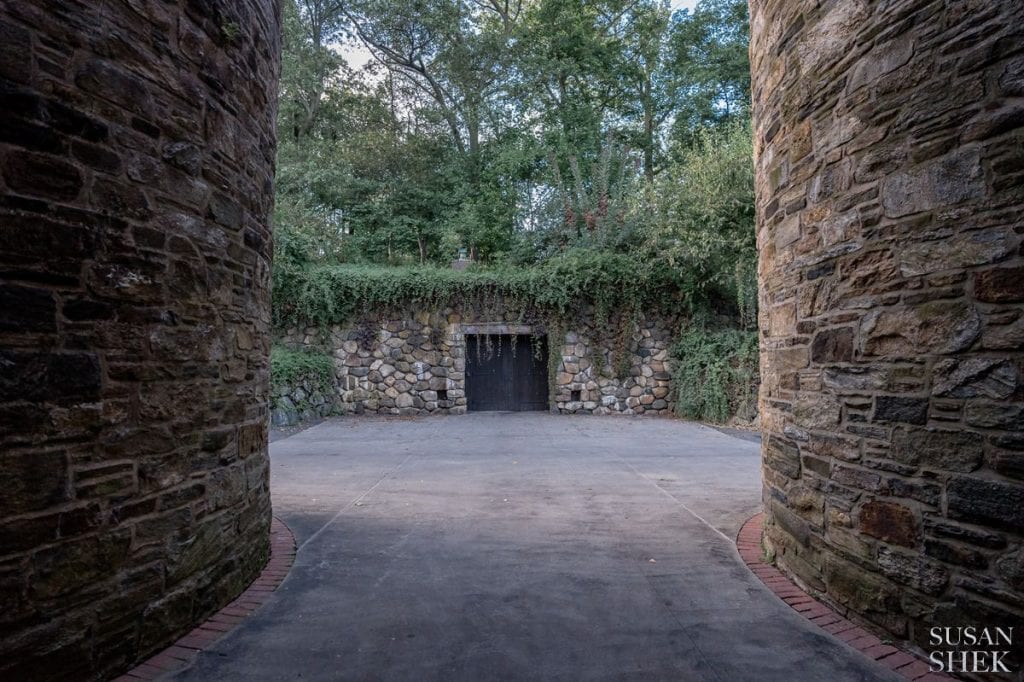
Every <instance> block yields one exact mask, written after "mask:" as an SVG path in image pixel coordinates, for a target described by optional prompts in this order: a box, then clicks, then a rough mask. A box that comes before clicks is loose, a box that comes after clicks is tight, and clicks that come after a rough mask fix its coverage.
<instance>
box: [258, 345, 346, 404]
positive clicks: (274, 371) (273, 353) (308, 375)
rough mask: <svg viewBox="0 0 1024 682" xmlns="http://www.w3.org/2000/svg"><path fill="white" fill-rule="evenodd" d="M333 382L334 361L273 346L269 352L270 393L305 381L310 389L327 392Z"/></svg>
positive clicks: (322, 355) (313, 354) (325, 356)
mask: <svg viewBox="0 0 1024 682" xmlns="http://www.w3.org/2000/svg"><path fill="white" fill-rule="evenodd" d="M333 380H334V361H333V360H331V356H329V355H325V354H323V353H312V352H307V351H295V350H289V349H288V348H283V347H280V346H274V347H273V348H271V350H270V386H271V392H272V393H276V392H277V390H278V389H280V388H282V387H285V386H288V387H295V386H297V385H299V384H301V383H302V382H303V381H307V382H309V384H310V387H311V388H314V389H319V390H321V391H329V390H330V389H331V385H332V382H333Z"/></svg>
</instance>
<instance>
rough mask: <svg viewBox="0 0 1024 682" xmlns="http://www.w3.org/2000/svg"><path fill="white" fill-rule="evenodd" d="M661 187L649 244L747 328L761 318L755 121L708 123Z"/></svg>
mask: <svg viewBox="0 0 1024 682" xmlns="http://www.w3.org/2000/svg"><path fill="white" fill-rule="evenodd" d="M679 157H680V161H679V163H678V164H676V165H674V166H672V167H671V168H669V169H668V170H667V171H666V172H665V173H663V174H662V175H661V176H660V177H659V178H658V182H657V184H656V186H655V198H654V206H655V208H656V214H655V218H654V219H653V220H652V221H651V222H650V223H649V224H648V233H647V243H646V248H647V249H648V251H649V252H650V253H651V254H652V256H655V257H657V258H660V259H663V260H664V261H665V262H666V263H667V264H668V266H670V267H679V268H683V269H686V270H689V271H692V272H694V273H695V276H696V281H698V282H700V287H701V293H702V297H703V298H705V299H706V300H709V301H716V300H717V301H718V305H719V306H722V305H728V304H729V303H730V302H731V305H730V308H731V309H732V311H733V313H734V315H736V316H737V317H738V319H739V322H740V326H741V327H743V328H751V327H752V326H753V325H754V324H755V322H756V284H755V276H756V272H755V270H756V265H755V264H756V263H757V247H756V242H755V233H754V163H753V145H752V142H751V131H750V123H749V121H747V120H744V121H736V122H734V123H731V124H729V125H727V126H724V127H722V128H717V129H713V128H706V129H704V130H703V131H701V132H700V133H699V134H698V135H697V137H696V138H695V141H694V144H693V145H692V146H690V147H687V148H686V149H684V150H682V151H681V152H680V153H679Z"/></svg>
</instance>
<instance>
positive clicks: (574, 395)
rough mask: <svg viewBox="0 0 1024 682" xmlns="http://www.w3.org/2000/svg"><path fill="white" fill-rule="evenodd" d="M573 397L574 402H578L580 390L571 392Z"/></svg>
mask: <svg viewBox="0 0 1024 682" xmlns="http://www.w3.org/2000/svg"><path fill="white" fill-rule="evenodd" d="M571 399H572V402H574V403H578V402H579V401H580V392H579V391H572V392H571Z"/></svg>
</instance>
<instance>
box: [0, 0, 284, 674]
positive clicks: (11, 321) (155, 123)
mask: <svg viewBox="0 0 1024 682" xmlns="http://www.w3.org/2000/svg"><path fill="white" fill-rule="evenodd" d="M279 50H280V39H279V17H278V8H277V6H276V3H275V2H274V0H232V1H231V2H227V1H223V0H221V1H216V2H215V1H213V0H210V1H208V2H195V1H192V0H160V1H156V0H138V1H132V2H108V1H100V0H97V1H95V2H67V1H66V0H36V1H34V2H5V3H0V196H2V198H0V349H2V350H0V487H2V493H0V604H3V608H2V609H0V678H3V679H7V680H28V679H56V678H60V679H75V680H83V679H98V678H104V677H109V676H111V675H112V674H113V673H116V672H117V671H118V670H119V669H123V668H124V667H126V666H127V665H128V664H130V663H131V662H132V661H134V660H136V659H137V658H139V657H140V656H143V655H146V654H147V653H149V652H151V651H153V650H154V649H156V648H158V647H160V646H162V645H164V644H166V643H167V642H168V641H169V640H170V639H171V638H173V637H175V636H177V635H180V634H182V633H184V632H187V631H188V630H189V629H190V628H191V627H193V625H194V623H196V622H197V621H198V620H200V619H203V618H204V617H206V616H207V615H208V614H210V613H211V612H213V611H214V610H216V609H217V608H219V607H220V606H222V605H223V604H224V603H225V602H226V601H228V600H230V599H231V598H233V597H234V596H235V595H236V594H237V593H238V592H239V591H241V590H242V589H243V588H244V587H245V586H246V585H247V583H248V582H249V581H250V580H251V579H252V578H253V576H255V575H256V574H257V573H258V571H259V570H260V568H261V567H262V565H263V564H264V563H265V561H266V558H267V556H268V547H269V545H268V529H269V525H270V499H269V490H268V461H267V448H266V422H267V418H268V411H267V391H268V381H267V379H268V369H267V354H268V345H269V272H270V271H269V261H270V254H271V240H270V227H269V223H268V216H269V213H270V210H271V203H272V200H273V192H272V185H273V159H274V150H275V137H274V117H275V110H276V104H275V102H276V84H277V69H278V62H279Z"/></svg>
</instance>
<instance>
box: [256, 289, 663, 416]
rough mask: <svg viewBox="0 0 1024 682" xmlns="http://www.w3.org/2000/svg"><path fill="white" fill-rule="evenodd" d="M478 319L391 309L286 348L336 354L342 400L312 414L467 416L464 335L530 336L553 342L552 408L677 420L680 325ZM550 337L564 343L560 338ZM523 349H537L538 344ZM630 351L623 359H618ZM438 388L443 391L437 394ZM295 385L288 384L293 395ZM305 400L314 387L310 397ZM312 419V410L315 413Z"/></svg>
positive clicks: (585, 316)
mask: <svg viewBox="0 0 1024 682" xmlns="http://www.w3.org/2000/svg"><path fill="white" fill-rule="evenodd" d="M499 317H500V319H499V320H498V321H494V320H493V318H492V317H486V316H480V315H478V314H476V313H475V312H474V311H471V310H469V311H467V310H457V309H454V308H446V309H444V310H439V311H414V310H403V311H392V312H390V313H384V314H381V315H379V316H377V317H375V318H374V319H373V321H363V322H362V323H359V324H354V325H347V326H343V327H342V326H335V327H332V328H330V329H329V330H326V332H321V330H319V329H317V328H315V327H310V328H306V329H301V330H300V329H298V328H293V329H289V330H286V331H285V332H284V333H283V334H282V337H281V343H283V344H284V345H286V346H288V347H291V348H293V349H299V348H304V349H306V350H309V351H311V352H325V351H326V352H330V353H331V354H332V355H333V356H334V358H335V378H336V382H337V383H336V394H337V398H336V400H335V401H333V405H331V406H330V407H329V408H327V407H324V406H323V405H319V406H318V407H317V409H316V410H314V411H313V412H317V413H319V412H322V411H324V410H328V411H330V410H333V411H338V412H342V413H353V412H358V413H363V412H369V413H376V414H394V415H414V414H430V413H435V412H436V413H442V414H462V413H464V412H465V411H466V406H467V397H466V335H467V334H479V335H483V336H485V337H486V336H487V335H500V334H515V335H520V334H523V335H532V336H542V337H544V338H545V339H547V342H548V349H549V353H550V356H549V358H550V360H551V365H552V366H551V367H550V375H551V376H550V377H549V379H550V383H551V386H550V398H551V404H552V409H553V410H555V411H558V412H562V413H569V414H575V413H585V414H611V413H623V414H645V413H649V414H669V413H670V412H671V411H672V407H673V403H672V402H671V400H672V399H671V395H670V388H669V387H670V383H671V371H670V362H669V360H668V348H669V346H670V344H671V342H672V334H673V331H674V330H675V328H676V326H675V321H674V320H667V319H662V318H660V317H658V316H654V315H644V316H641V317H640V319H639V320H637V321H635V322H630V321H628V320H626V321H623V322H622V325H621V328H613V327H612V326H611V324H610V323H609V322H605V323H602V324H598V323H597V322H596V321H595V318H594V315H593V313H592V311H589V312H588V311H584V312H583V313H582V314H581V315H579V319H578V320H577V321H576V322H573V323H571V324H568V326H567V327H566V328H564V329H563V328H561V327H559V328H558V329H555V328H553V327H549V326H547V325H545V324H543V323H540V324H524V323H523V322H521V321H520V317H521V316H520V314H519V313H518V312H516V311H508V312H506V313H505V314H504V315H503V316H499ZM552 335H555V336H556V337H557V338H555V339H553V338H552ZM516 352H523V353H532V352H534V348H533V346H532V344H527V345H525V347H521V348H517V349H516ZM620 354H622V357H620ZM438 391H443V393H442V394H441V395H443V396H444V397H439V394H438ZM293 392H294V387H282V388H281V394H282V395H289V394H292V393H293ZM303 393H304V394H307V393H308V391H305V390H304V391H303ZM302 413H303V410H302V409H298V408H291V409H289V408H288V407H287V406H284V407H281V406H279V408H278V409H277V410H275V412H274V422H275V423H276V424H281V425H283V424H289V423H294V422H296V421H298V420H299V419H300V418H302V416H303V415H302ZM307 416H312V412H310V415H307Z"/></svg>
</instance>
